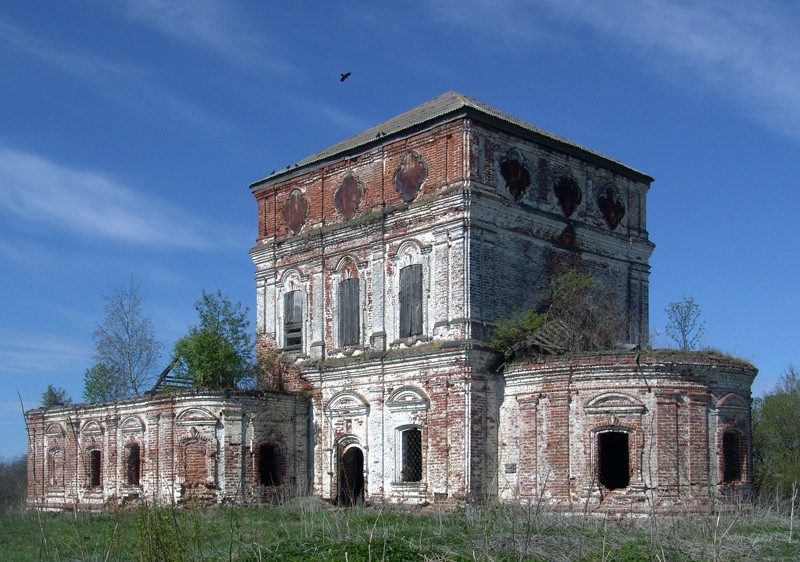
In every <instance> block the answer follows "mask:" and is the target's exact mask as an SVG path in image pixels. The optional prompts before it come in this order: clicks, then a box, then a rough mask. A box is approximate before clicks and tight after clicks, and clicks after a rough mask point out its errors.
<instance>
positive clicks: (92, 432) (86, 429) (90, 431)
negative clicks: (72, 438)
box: [81, 420, 103, 437]
mask: <svg viewBox="0 0 800 562" xmlns="http://www.w3.org/2000/svg"><path fill="white" fill-rule="evenodd" d="M102 433H103V428H102V426H101V425H100V422H98V421H97V420H88V421H87V422H86V423H84V424H83V427H82V428H81V435H85V436H89V437H96V436H98V435H101V434H102Z"/></svg>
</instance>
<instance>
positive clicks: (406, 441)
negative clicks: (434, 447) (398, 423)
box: [400, 427, 422, 482]
mask: <svg viewBox="0 0 800 562" xmlns="http://www.w3.org/2000/svg"><path fill="white" fill-rule="evenodd" d="M401 435H402V455H403V457H402V459H401V468H400V481H401V482H420V481H421V480H422V431H421V430H420V429H419V428H416V427H415V428H411V429H406V430H405V431H403V432H402V433H401Z"/></svg>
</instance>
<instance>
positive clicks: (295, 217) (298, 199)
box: [281, 189, 308, 234]
mask: <svg viewBox="0 0 800 562" xmlns="http://www.w3.org/2000/svg"><path fill="white" fill-rule="evenodd" d="M281 217H283V224H285V225H286V226H288V227H289V230H291V231H292V232H293V233H294V234H297V233H298V232H300V229H301V228H303V225H304V224H305V223H306V218H307V217H308V199H306V196H305V195H303V192H302V191H300V190H299V189H294V190H292V192H291V193H290V194H289V198H288V199H287V200H286V203H284V205H283V208H282V209H281Z"/></svg>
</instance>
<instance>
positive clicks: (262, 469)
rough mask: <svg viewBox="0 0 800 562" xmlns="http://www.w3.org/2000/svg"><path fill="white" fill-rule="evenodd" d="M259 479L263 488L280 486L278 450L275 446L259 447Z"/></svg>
mask: <svg viewBox="0 0 800 562" xmlns="http://www.w3.org/2000/svg"><path fill="white" fill-rule="evenodd" d="M258 479H259V482H260V483H261V485H262V486H280V484H281V479H280V475H279V473H278V448H277V447H276V446H275V445H261V447H259V449H258Z"/></svg>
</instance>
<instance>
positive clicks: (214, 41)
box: [119, 0, 294, 72]
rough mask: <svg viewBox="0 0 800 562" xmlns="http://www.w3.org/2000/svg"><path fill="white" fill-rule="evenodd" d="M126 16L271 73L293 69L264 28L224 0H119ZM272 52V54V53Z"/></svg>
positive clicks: (196, 45)
mask: <svg viewBox="0 0 800 562" xmlns="http://www.w3.org/2000/svg"><path fill="white" fill-rule="evenodd" d="M119 4H120V5H121V6H122V7H123V11H124V13H125V15H126V16H127V17H128V18H129V19H131V20H134V21H138V22H141V23H142V24H144V25H147V26H149V27H151V28H153V29H155V30H157V31H159V32H160V33H162V34H163V35H165V36H168V37H172V38H174V39H176V40H178V41H180V42H182V43H184V44H187V45H191V46H193V47H199V48H203V49H206V50H208V51H212V52H216V53H219V54H220V55H222V56H224V57H227V58H228V59H230V60H233V61H236V62H238V63H241V64H245V65H251V64H258V66H259V68H261V69H262V70H263V69H267V70H269V71H271V72H290V71H293V70H294V69H293V67H292V65H290V64H289V63H288V62H287V61H285V60H283V59H282V58H281V57H279V56H276V54H275V51H276V50H277V49H275V48H274V45H269V38H268V35H266V34H265V33H264V29H263V28H262V29H261V30H260V31H261V32H260V33H257V32H256V31H255V30H254V29H253V28H252V27H251V23H250V22H248V21H246V17H245V15H244V14H243V13H241V11H240V10H237V9H236V8H235V7H234V5H233V4H231V3H230V2H224V1H222V0H119ZM268 55H269V56H268Z"/></svg>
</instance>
